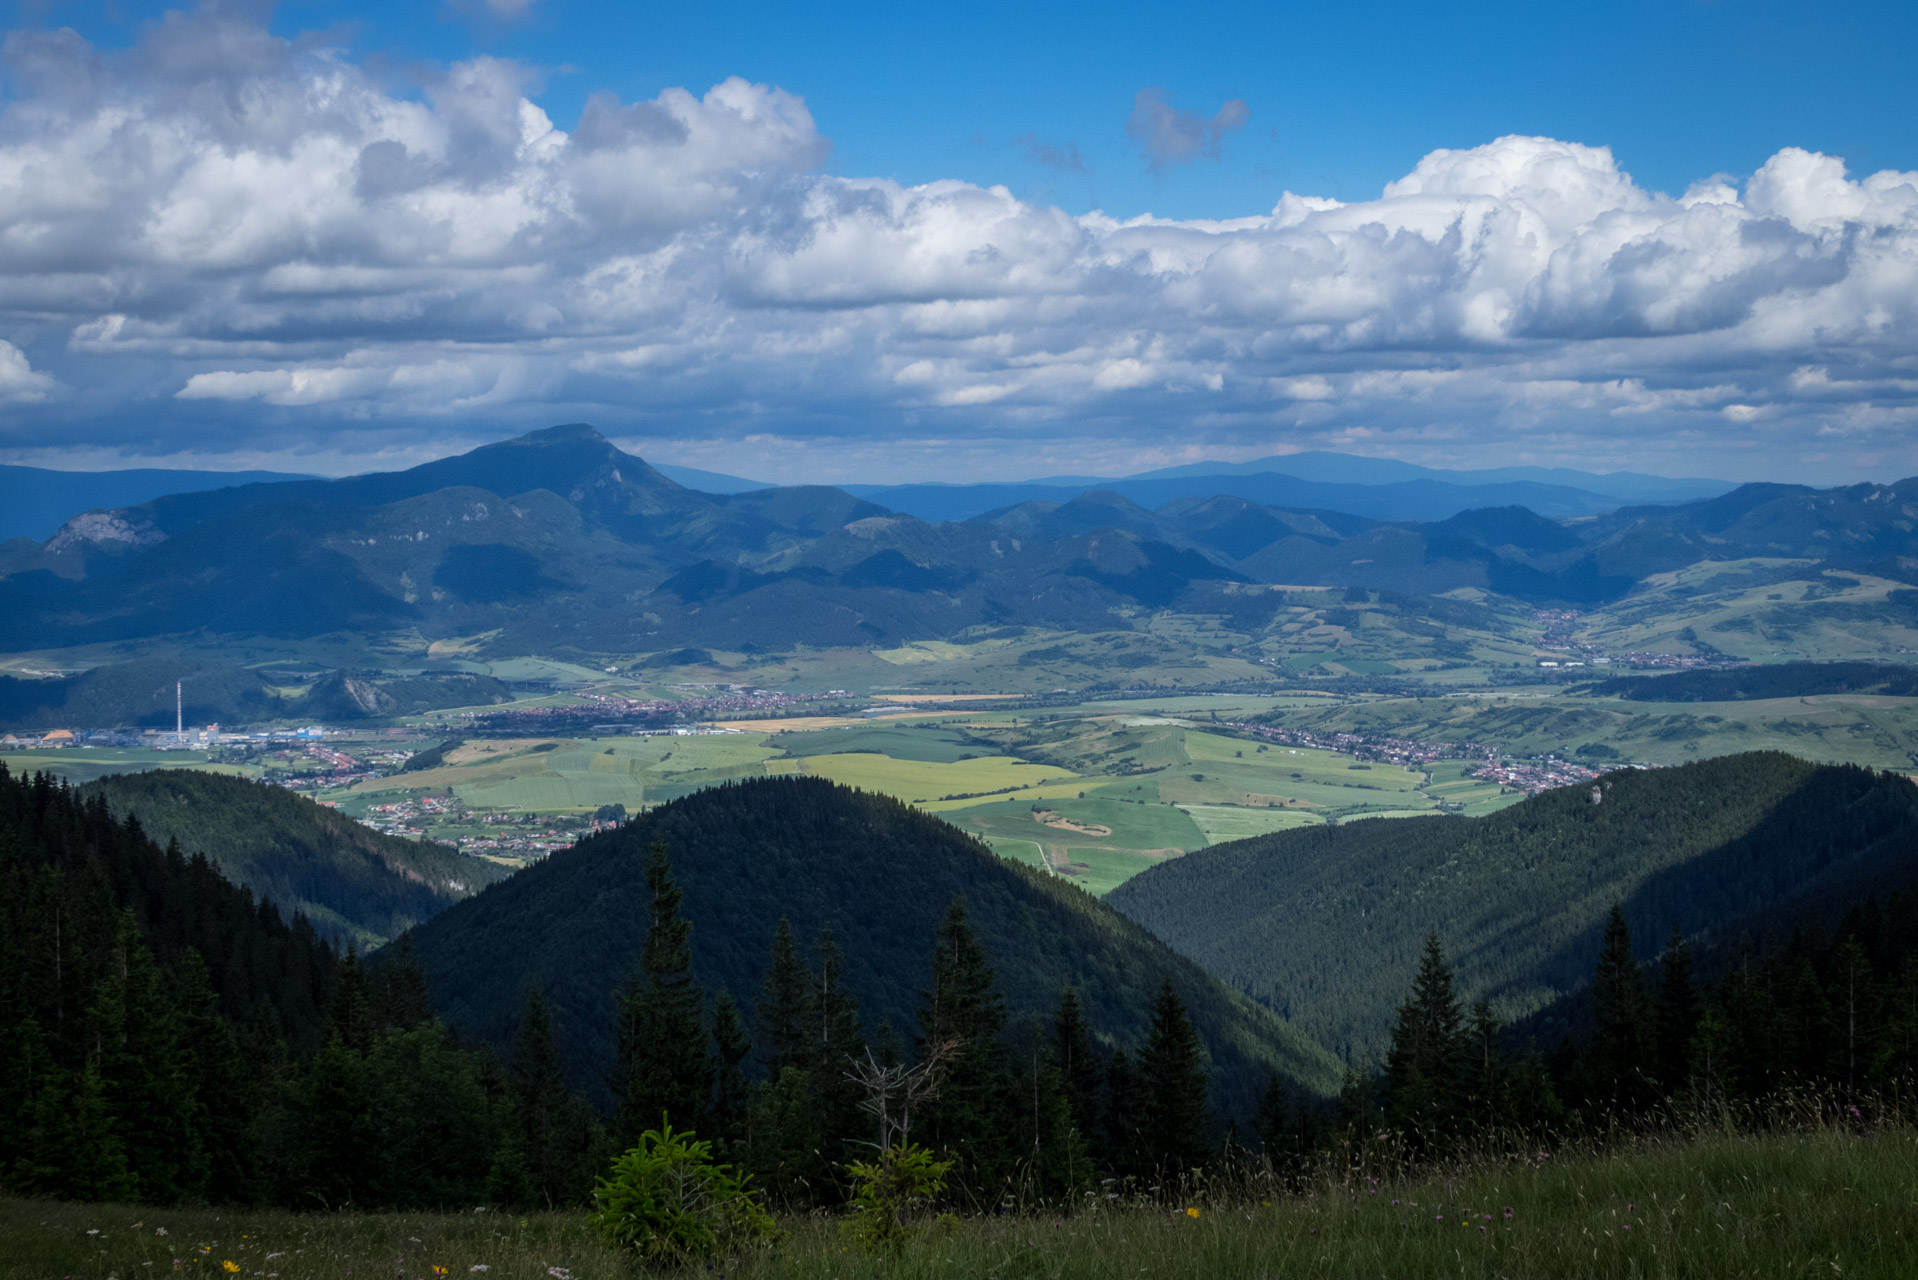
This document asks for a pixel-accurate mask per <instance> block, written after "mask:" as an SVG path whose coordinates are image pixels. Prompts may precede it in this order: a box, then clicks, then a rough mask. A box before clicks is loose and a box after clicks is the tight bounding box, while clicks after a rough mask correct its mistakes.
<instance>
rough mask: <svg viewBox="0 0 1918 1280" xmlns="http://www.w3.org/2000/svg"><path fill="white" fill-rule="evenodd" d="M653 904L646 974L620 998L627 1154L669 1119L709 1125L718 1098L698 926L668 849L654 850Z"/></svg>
mask: <svg viewBox="0 0 1918 1280" xmlns="http://www.w3.org/2000/svg"><path fill="white" fill-rule="evenodd" d="M646 887H647V888H648V890H650V892H651V894H652V904H651V909H650V912H649V920H648V926H647V931H646V945H645V946H644V948H642V949H641V951H640V957H639V967H638V969H637V970H636V971H635V972H634V973H633V974H632V976H631V977H629V978H628V979H627V981H626V984H625V986H624V987H623V988H622V989H621V990H620V992H619V994H618V996H617V997H616V1000H617V1005H618V1015H619V1060H618V1065H617V1068H616V1070H615V1073H614V1081H613V1083H614V1089H615V1092H616V1094H617V1097H618V1099H619V1107H618V1111H617V1112H616V1113H615V1115H614V1120H613V1140H614V1142H615V1143H616V1144H617V1146H618V1147H619V1148H620V1150H622V1151H623V1150H627V1149H630V1148H632V1147H634V1146H637V1145H638V1143H639V1139H640V1135H641V1134H643V1133H644V1132H646V1131H647V1130H648V1129H657V1128H658V1127H659V1125H660V1122H661V1120H662V1119H664V1120H666V1121H667V1122H669V1123H671V1124H672V1125H673V1127H674V1128H677V1129H692V1130H697V1129H698V1128H699V1127H700V1126H701V1125H703V1124H704V1123H705V1119H706V1106H707V1103H708V1101H709V1099H710V1098H711V1096H712V1060H711V1059H710V1058H709V1057H707V1056H706V1034H705V1029H704V1026H703V1023H704V1016H703V1009H702V1006H703V1004H704V997H703V996H702V995H701V993H700V990H699V987H698V985H697V984H695V983H694V981H693V952H692V930H693V927H692V925H691V924H690V923H689V922H687V921H686V920H684V919H682V918H681V917H680V914H679V908H680V902H681V899H682V898H683V896H684V895H683V893H682V892H681V890H680V888H679V885H678V884H677V883H676V882H675V881H674V880H673V873H672V867H671V864H670V863H669V862H668V860H667V856H666V846H665V845H663V844H660V843H658V842H657V841H655V842H654V844H653V845H652V847H651V849H650V850H649V851H648V855H647V859H646Z"/></svg>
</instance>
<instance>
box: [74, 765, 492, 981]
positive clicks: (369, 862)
mask: <svg viewBox="0 0 1918 1280" xmlns="http://www.w3.org/2000/svg"><path fill="white" fill-rule="evenodd" d="M80 795H81V796H82V797H83V798H86V797H92V796H96V795H97V796H100V797H102V798H103V799H105V800H106V802H107V805H108V807H109V808H110V809H111V810H112V812H113V814H114V816H115V817H117V818H120V819H122V820H124V819H126V818H127V817H129V816H131V817H135V818H138V819H139V822H140V825H141V827H142V828H143V829H144V830H145V831H146V832H147V833H148V834H149V835H151V836H152V837H153V838H154V839H156V840H158V841H161V842H162V843H164V842H166V841H169V840H172V841H175V842H177V843H178V844H179V846H180V849H181V851H182V852H184V853H185V854H186V855H187V856H188V857H192V856H195V855H204V856H205V857H206V858H208V859H209V860H210V861H211V862H212V863H213V864H214V866H216V867H217V868H219V870H220V872H221V873H222V874H223V875H225V876H226V877H227V878H228V879H230V880H232V881H234V882H235V883H237V884H242V885H245V886H246V887H247V888H248V889H251V890H252V891H253V892H254V893H255V894H256V895H258V896H259V897H261V898H270V899H271V900H272V901H273V902H275V903H277V904H279V905H280V906H281V907H282V908H283V909H285V910H288V911H297V912H301V913H303V914H304V915H305V916H306V918H307V919H308V920H309V921H311V922H312V925H313V927H314V928H315V929H317V930H318V931H319V932H320V933H322V934H323V935H325V936H327V937H329V938H332V939H334V940H335V941H337V942H339V943H340V944H342V945H344V944H345V943H347V942H352V943H356V944H357V945H359V946H360V947H362V948H372V947H377V946H379V945H380V944H381V943H384V942H387V941H389V940H390V939H392V938H395V937H398V936H399V935H400V934H402V933H404V932H405V931H406V930H408V929H410V928H412V927H413V926H414V925H416V924H419V923H421V922H422V921H425V920H428V919H430V918H431V917H433V916H435V915H437V914H438V913H439V912H441V911H443V910H444V909H446V908H447V907H449V906H451V905H452V904H453V903H455V902H458V901H460V900H461V899H462V898H466V897H470V896H471V895H473V894H475V893H477V892H479V891H480V890H481V889H483V888H484V887H486V886H487V885H489V884H493V883H495V882H496V881H499V880H504V879H505V878H506V877H507V875H509V874H510V872H509V871H508V869H507V868H505V867H502V866H499V865H497V864H495V863H491V862H487V861H486V860H484V859H482V858H469V857H466V856H465V855H463V854H461V853H460V852H459V851H458V850H456V849H453V848H450V847H448V846H445V845H436V844H428V843H426V842H425V841H418V840H403V839H400V838H399V837H396V836H388V835H382V834H381V833H380V832H378V831H375V830H373V829H372V828H371V827H366V826H362V825H361V824H360V823H357V822H355V821H353V820H352V819H351V818H348V817H346V816H345V815H343V814H340V813H337V812H335V811H334V810H332V809H328V808H326V807H325V806H323V805H319V804H315V803H314V802H313V801H311V800H308V799H307V798H305V797H304V796H297V795H294V794H293V793H292V792H290V791H286V790H284V789H282V788H280V787H273V786H268V785H266V784H265V783H260V782H251V781H248V780H247V779H245V778H231V777H225V776H222V775H219V774H211V773H203V772H198V771H189V770H184V769H156V770H152V771H149V772H145V773H122V774H115V775H113V776H111V777H106V778H102V779H100V780H99V781H97V782H90V783H88V784H86V786H84V787H82V788H81V789H80Z"/></svg>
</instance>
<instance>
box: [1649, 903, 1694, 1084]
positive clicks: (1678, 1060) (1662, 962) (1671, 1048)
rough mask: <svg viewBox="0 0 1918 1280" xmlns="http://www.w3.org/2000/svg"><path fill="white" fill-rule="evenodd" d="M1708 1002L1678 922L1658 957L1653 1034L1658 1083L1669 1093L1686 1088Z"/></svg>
mask: <svg viewBox="0 0 1918 1280" xmlns="http://www.w3.org/2000/svg"><path fill="white" fill-rule="evenodd" d="M1704 1014H1705V1002H1704V1000H1703V998H1702V997H1700V996H1699V994H1698V986H1697V984H1696V983H1695V982H1694V981H1693V980H1692V953H1691V948H1690V947H1688V946H1686V945H1685V938H1684V935H1682V934H1680V933H1679V931H1678V926H1677V925H1675V924H1674V925H1673V926H1672V936H1671V939H1670V941H1668V942H1666V944H1665V951H1664V953H1663V954H1662V955H1661V956H1659V958H1658V1007H1657V1010H1656V1012H1655V1015H1654V1016H1655V1021H1656V1030H1655V1035H1654V1040H1655V1053H1656V1059H1657V1072H1658V1083H1659V1084H1660V1085H1662V1086H1663V1087H1664V1089H1665V1091H1666V1093H1668V1094H1670V1093H1676V1092H1678V1091H1679V1090H1680V1089H1683V1088H1684V1087H1685V1085H1686V1082H1687V1076H1688V1075H1689V1073H1690V1070H1691V1047H1692V1037H1693V1036H1695V1035H1696V1034H1698V1024H1699V1020H1700V1019H1701V1018H1702V1017H1703V1016H1704Z"/></svg>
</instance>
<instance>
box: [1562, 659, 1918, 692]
mask: <svg viewBox="0 0 1918 1280" xmlns="http://www.w3.org/2000/svg"><path fill="white" fill-rule="evenodd" d="M1586 691H1587V692H1589V693H1596V694H1599V695H1601V696H1603V697H1609V698H1627V699H1630V700H1632V701H1636V702H1749V701H1752V700H1754V699H1758V698H1809V697H1813V696H1816V695H1818V694H1826V693H1882V694H1885V695H1887V696H1889V697H1894V698H1909V697H1912V696H1914V695H1918V668H1913V667H1909V666H1904V665H1899V664H1893V663H1888V662H1780V663H1775V664H1772V665H1768V666H1753V667H1734V668H1732V669H1731V670H1729V671H1675V672H1673V673H1672V674H1671V675H1667V676H1636V677H1634V676H1619V677H1617V678H1615V679H1611V680H1600V681H1597V682H1596V683H1594V684H1591V685H1588V686H1587V687H1586Z"/></svg>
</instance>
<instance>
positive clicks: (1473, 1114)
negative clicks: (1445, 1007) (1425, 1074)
mask: <svg viewBox="0 0 1918 1280" xmlns="http://www.w3.org/2000/svg"><path fill="white" fill-rule="evenodd" d="M1501 1030H1502V1027H1501V1026H1500V1023H1499V1020H1498V1018H1497V1017H1495V1016H1494V1015H1493V1013H1492V1006H1491V1005H1489V1004H1487V1003H1486V1002H1485V1001H1483V1000H1480V1001H1479V1002H1478V1003H1476V1004H1474V1005H1473V1006H1472V1018H1471V1021H1470V1022H1469V1023H1468V1024H1467V1025H1466V1028H1465V1064H1464V1074H1463V1077H1462V1081H1461V1082H1462V1084H1463V1086H1464V1090H1465V1102H1464V1114H1465V1115H1466V1116H1467V1117H1469V1118H1470V1120H1471V1122H1472V1123H1473V1124H1476V1125H1481V1126H1483V1127H1485V1128H1487V1129H1495V1128H1497V1127H1499V1126H1500V1125H1501V1124H1505V1123H1507V1122H1509V1121H1510V1120H1511V1119H1512V1117H1511V1114H1510V1109H1511V1098H1510V1096H1509V1093H1510V1072H1509V1068H1508V1066H1507V1064H1506V1061H1505V1053H1504V1046H1503V1045H1501V1044H1500V1042H1499V1040H1500V1032H1501Z"/></svg>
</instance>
